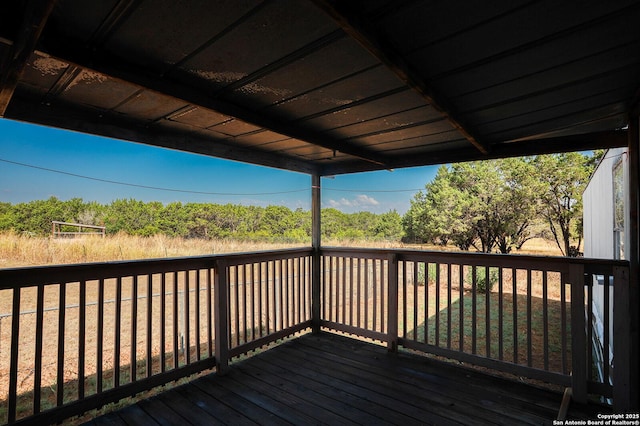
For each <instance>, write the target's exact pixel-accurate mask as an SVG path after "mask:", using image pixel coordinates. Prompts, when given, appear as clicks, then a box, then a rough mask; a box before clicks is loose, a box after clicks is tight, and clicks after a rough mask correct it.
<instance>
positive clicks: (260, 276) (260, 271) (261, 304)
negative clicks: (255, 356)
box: [258, 262, 269, 337]
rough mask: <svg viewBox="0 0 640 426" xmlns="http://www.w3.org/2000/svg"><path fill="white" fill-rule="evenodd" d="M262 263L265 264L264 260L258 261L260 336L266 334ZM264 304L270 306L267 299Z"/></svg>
mask: <svg viewBox="0 0 640 426" xmlns="http://www.w3.org/2000/svg"><path fill="white" fill-rule="evenodd" d="M262 264H263V262H258V318H259V321H260V337H262V336H263V335H264V333H263V328H264V327H262V315H263V311H262V307H263V301H262V300H263V299H262V297H263V292H262V287H263V282H264V280H263V279H262ZM267 299H268V298H267ZM264 306H269V305H268V304H267V301H265V302H264ZM267 322H268V321H267Z"/></svg>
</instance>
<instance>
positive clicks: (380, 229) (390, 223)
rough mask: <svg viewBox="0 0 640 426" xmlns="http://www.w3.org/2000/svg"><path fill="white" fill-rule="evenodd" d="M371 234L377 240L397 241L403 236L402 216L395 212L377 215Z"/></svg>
mask: <svg viewBox="0 0 640 426" xmlns="http://www.w3.org/2000/svg"><path fill="white" fill-rule="evenodd" d="M373 232H374V234H375V237H376V238H378V239H382V240H390V241H399V240H400V239H401V238H402V236H403V229H402V216H400V214H398V212H397V211H396V210H391V211H388V212H387V213H383V214H380V215H377V218H376V222H375V225H374V227H373Z"/></svg>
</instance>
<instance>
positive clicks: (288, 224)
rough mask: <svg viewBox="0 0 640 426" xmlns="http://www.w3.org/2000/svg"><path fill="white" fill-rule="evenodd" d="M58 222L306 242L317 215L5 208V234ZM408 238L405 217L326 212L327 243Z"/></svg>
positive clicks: (192, 206) (150, 205) (222, 208)
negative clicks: (405, 232) (405, 235)
mask: <svg viewBox="0 0 640 426" xmlns="http://www.w3.org/2000/svg"><path fill="white" fill-rule="evenodd" d="M54 220H57V221H63V222H72V223H82V224H85V225H100V226H106V232H107V234H117V233H119V232H124V233H127V234H129V235H139V236H152V235H156V234H164V235H167V236H173V237H183V238H205V239H225V238H233V239H237V240H250V241H270V242H300V243H304V242H309V241H310V240H311V213H310V212H309V211H305V210H303V209H295V210H291V209H289V208H287V207H284V206H267V207H259V206H245V205H238V204H224V205H222V204H210V203H184V204H183V203H180V202H173V203H169V204H166V205H165V204H163V203H161V202H157V201H152V202H144V201H139V200H135V199H118V200H115V201H113V202H111V203H109V204H100V203H97V202H94V201H90V202H85V201H83V200H82V199H81V198H73V199H71V200H67V201H63V200H59V199H58V198H56V197H51V198H49V199H47V200H35V201H30V202H26V203H17V204H11V203H0V231H9V230H11V231H14V232H18V233H25V234H29V235H36V236H45V235H48V234H50V233H51V221H54ZM69 230H70V231H73V230H74V229H69ZM402 233H403V229H402V217H401V216H400V214H398V213H397V212H396V211H395V210H392V211H389V212H387V213H383V214H374V213H370V212H358V213H350V214H348V213H343V212H341V211H339V210H337V209H334V208H326V209H323V210H322V236H323V238H326V239H373V240H395V241H398V240H400V238H401V237H402Z"/></svg>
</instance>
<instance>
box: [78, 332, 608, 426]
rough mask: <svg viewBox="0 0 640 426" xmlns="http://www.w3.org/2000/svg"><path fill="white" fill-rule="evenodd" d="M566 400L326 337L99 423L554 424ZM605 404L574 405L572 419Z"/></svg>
mask: <svg viewBox="0 0 640 426" xmlns="http://www.w3.org/2000/svg"><path fill="white" fill-rule="evenodd" d="M561 399H562V396H561V395H560V394H558V393H554V392H549V391H546V390H541V389H538V388H534V387H531V386H527V385H525V384H522V383H518V382H515V381H510V380H506V379H501V378H496V377H492V376H488V375H485V374H482V373H480V372H477V371H472V370H469V369H465V368H460V367H457V366H454V365H449V364H444V363H441V362H439V361H434V360H428V359H426V358H425V357H421V356H417V355H412V354H406V353H400V354H389V353H388V352H387V350H386V348H384V347H381V346H376V345H372V344H369V343H365V342H362V341H358V340H353V339H349V338H346V337H342V336H337V335H334V334H329V333H322V334H319V335H311V334H308V335H304V336H302V337H300V338H298V339H294V340H292V341H289V342H287V343H285V344H283V345H281V346H278V347H276V348H273V349H271V350H268V351H266V352H264V353H262V354H260V355H257V356H254V357H251V358H249V359H246V360H244V361H241V362H238V363H235V364H233V365H232V367H231V368H230V372H229V374H227V375H226V376H223V377H221V376H217V375H215V374H214V375H209V376H206V377H202V378H199V379H197V380H195V381H193V382H191V383H189V384H187V385H183V386H180V387H177V388H175V389H173V390H170V391H168V392H165V393H163V394H160V395H158V396H155V397H153V398H150V399H147V400H144V401H141V402H139V403H137V404H135V405H133V406H130V407H127V408H125V409H122V410H120V411H117V412H114V413H110V414H107V415H104V416H101V417H97V418H95V419H94V420H92V421H91V422H89V423H88V424H94V425H105V424H109V425H124V424H127V425H134V424H136V425H138V424H144V425H151V424H176V425H183V424H194V425H205V424H206V425H215V424H232V425H244V424H274V425H275V424H277V425H280V424H297V425H307V424H331V425H342V424H365V425H374V424H402V425H413V424H437V425H447V424H464V425H474V424H505V425H514V424H551V423H552V421H553V419H555V418H556V416H557V413H558V410H559V407H560V402H561ZM598 412H604V409H603V408H602V407H600V406H593V405H590V406H577V405H576V404H571V407H570V410H569V418H574V419H580V418H592V419H593V418H595V416H596V414H597V413H598Z"/></svg>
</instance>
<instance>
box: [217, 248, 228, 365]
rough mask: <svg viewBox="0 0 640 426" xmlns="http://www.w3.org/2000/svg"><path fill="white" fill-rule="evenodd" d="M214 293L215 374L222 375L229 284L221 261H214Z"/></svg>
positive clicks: (225, 267) (224, 358) (225, 350)
mask: <svg viewBox="0 0 640 426" xmlns="http://www.w3.org/2000/svg"><path fill="white" fill-rule="evenodd" d="M214 291H215V293H214V301H215V316H214V318H215V319H214V321H215V332H216V336H215V353H216V372H217V374H220V375H224V374H226V373H227V370H228V367H229V283H228V278H227V262H226V261H225V260H223V259H219V260H217V261H216V265H215V278H214Z"/></svg>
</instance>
